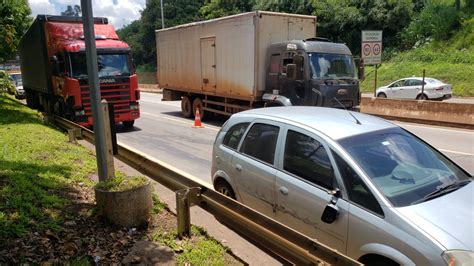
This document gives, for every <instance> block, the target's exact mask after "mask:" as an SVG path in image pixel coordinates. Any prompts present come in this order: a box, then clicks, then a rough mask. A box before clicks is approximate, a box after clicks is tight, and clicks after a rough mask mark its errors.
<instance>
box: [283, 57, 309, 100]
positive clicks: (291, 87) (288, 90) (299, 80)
mask: <svg viewBox="0 0 474 266" xmlns="http://www.w3.org/2000/svg"><path fill="white" fill-rule="evenodd" d="M296 55H298V56H297V57H295V56H296ZM296 58H298V59H296ZM304 61H305V59H304V57H303V56H302V52H301V51H285V52H283V55H282V60H281V75H280V79H279V82H278V85H279V90H280V92H281V93H280V94H282V95H284V96H285V97H287V98H288V99H290V101H291V103H292V105H310V106H311V105H315V102H314V103H313V99H312V97H311V95H312V93H311V89H310V86H308V84H307V82H305V78H304V66H305V63H304ZM288 64H296V65H297V69H298V70H297V72H298V74H297V77H296V79H294V80H291V79H288V78H287V75H286V74H287V73H286V72H287V65H288Z"/></svg>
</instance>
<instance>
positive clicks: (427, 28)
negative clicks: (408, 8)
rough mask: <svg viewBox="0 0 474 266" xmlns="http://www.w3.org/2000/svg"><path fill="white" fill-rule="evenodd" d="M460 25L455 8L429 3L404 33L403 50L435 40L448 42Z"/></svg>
mask: <svg viewBox="0 0 474 266" xmlns="http://www.w3.org/2000/svg"><path fill="white" fill-rule="evenodd" d="M459 25H460V21H459V16H458V11H457V10H456V8H455V7H454V6H450V5H446V4H442V3H438V2H429V3H428V4H427V6H426V7H425V8H424V9H423V10H422V11H421V12H420V13H419V14H417V15H416V16H415V17H414V19H413V20H412V21H411V22H410V24H409V25H408V27H407V28H405V29H404V30H403V31H402V33H401V35H402V39H403V45H404V47H402V48H410V47H412V46H419V45H420V44H422V43H425V42H428V41H431V40H433V39H434V40H447V39H448V38H449V37H450V36H451V32H452V31H453V30H455V29H456V28H458V27H459Z"/></svg>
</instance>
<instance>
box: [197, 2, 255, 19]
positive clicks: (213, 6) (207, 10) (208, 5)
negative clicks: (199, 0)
mask: <svg viewBox="0 0 474 266" xmlns="http://www.w3.org/2000/svg"><path fill="white" fill-rule="evenodd" d="M254 2H255V1H254V0H206V2H205V3H204V5H203V6H202V7H201V8H200V10H199V13H200V14H201V17H202V18H204V19H213V18H220V17H224V16H230V15H234V14H239V13H244V12H248V11H251V10H252V7H253V5H254Z"/></svg>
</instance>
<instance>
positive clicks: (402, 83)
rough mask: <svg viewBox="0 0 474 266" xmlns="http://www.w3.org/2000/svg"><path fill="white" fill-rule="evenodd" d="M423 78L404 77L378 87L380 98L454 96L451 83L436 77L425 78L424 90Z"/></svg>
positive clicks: (431, 98)
mask: <svg viewBox="0 0 474 266" xmlns="http://www.w3.org/2000/svg"><path fill="white" fill-rule="evenodd" d="M422 84H423V78H419V77H412V78H403V79H399V80H397V81H395V82H392V83H391V84H389V85H387V86H383V87H380V88H378V89H377V91H376V94H375V95H377V97H379V98H399V99H417V100H444V99H449V98H451V97H452V86H451V84H446V83H443V82H441V81H439V80H437V79H434V78H425V86H424V89H423V92H422Z"/></svg>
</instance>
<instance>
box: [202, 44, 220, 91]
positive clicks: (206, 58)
mask: <svg viewBox="0 0 474 266" xmlns="http://www.w3.org/2000/svg"><path fill="white" fill-rule="evenodd" d="M201 78H202V80H201V82H202V83H201V84H202V85H201V87H202V90H203V91H204V92H212V93H215V92H216V39H215V38H205V39H201Z"/></svg>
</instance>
